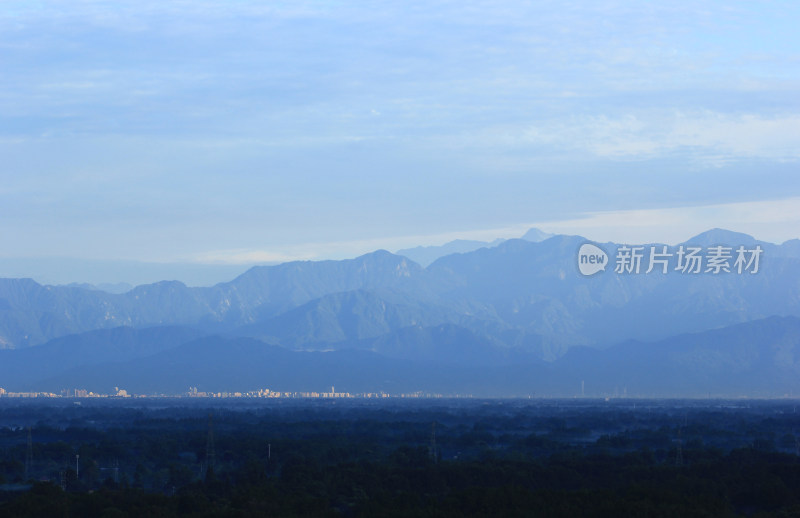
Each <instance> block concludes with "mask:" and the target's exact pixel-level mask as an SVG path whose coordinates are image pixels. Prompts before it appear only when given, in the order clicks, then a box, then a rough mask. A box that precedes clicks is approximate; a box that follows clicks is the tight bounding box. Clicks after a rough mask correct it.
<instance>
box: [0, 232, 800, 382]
mask: <svg viewBox="0 0 800 518" xmlns="http://www.w3.org/2000/svg"><path fill="white" fill-rule="evenodd" d="M533 237H537V236H536V235H534V236H533ZM587 242H588V241H587V240H586V239H584V238H582V237H580V236H565V235H559V236H553V237H550V238H547V239H545V240H543V241H538V242H534V241H528V240H523V239H510V240H506V241H504V242H502V243H499V244H497V245H496V246H493V247H481V248H478V249H476V250H473V251H470V252H464V253H454V254H450V255H447V256H444V257H440V258H438V259H436V260H435V261H434V262H433V263H431V264H430V265H429V266H427V267H422V266H421V265H419V264H417V263H415V262H414V261H412V260H410V259H408V258H407V257H403V256H400V255H396V254H391V253H389V252H387V251H384V250H379V251H376V252H373V253H370V254H365V255H363V256H360V257H357V258H354V259H349V260H343V261H316V262H314V261H296V262H290V263H284V264H280V265H275V266H263V267H254V268H251V269H250V270H248V271H247V272H245V273H243V274H242V275H240V276H238V277H236V278H235V279H233V280H232V281H230V282H225V283H220V284H217V285H215V286H212V287H207V288H189V287H187V286H185V285H184V284H182V283H180V282H176V281H163V282H159V283H154V284H147V285H141V286H137V287H135V288H133V289H131V290H129V291H127V292H125V293H121V294H113V293H107V292H103V291H97V290H91V289H84V288H81V287H64V286H41V285H39V284H37V283H35V282H34V281H32V280H30V279H0V345H2V346H4V347H5V348H7V349H17V351H0V353H4V354H5V353H9V354H10V355H6V356H5V358H17V360H13V361H12V360H10V359H9V360H7V361H6V362H5V363H4V365H0V387H1V386H3V385H4V383H6V384H7V383H9V382H14V383H17V382H19V381H20V380H22V379H24V378H25V376H26V373H27V374H30V376H28V377H27V379H29V380H33V378H34V374H35V376H39V375H40V374H41V375H42V376H43V375H44V374H42V373H43V372H44V373H45V374H47V373H48V372H49V373H50V374H53V375H54V376H55V374H56V371H57V370H58V369H60V368H61V367H62V366H63V367H67V366H71V368H75V369H79V370H80V369H84V371H82V372H85V369H89V367H90V365H92V364H100V363H102V362H109V361H113V362H117V363H119V362H122V363H126V362H138V361H140V360H141V361H142V362H144V363H146V362H145V360H144V358H145V357H149V356H153V355H156V354H162V353H164V354H166V351H168V350H171V349H172V348H174V347H175V346H183V344H185V343H188V342H189V341H191V340H199V339H202V338H203V337H208V336H217V337H218V339H217V342H219V343H227V341H229V340H234V339H238V338H242V339H245V338H246V339H249V340H252V341H251V342H247V343H249V344H250V346H253V344H254V343H255V344H259V343H260V344H263V343H268V344H270V345H271V346H274V347H279V348H281V350H283V351H289V352H292V351H294V352H310V351H316V352H320V354H322V353H321V352H322V351H329V352H343V351H347V350H354V351H361V352H363V353H364V354H366V356H364V355H361V356H359V358H367V357H369V358H372V357H373V356H370V355H377V356H378V357H380V358H382V359H381V361H384V360H385V361H387V362H389V363H391V362H401V363H402V362H406V363H403V365H412V364H413V365H423V366H431V365H439V366H440V368H441V366H446V369H451V368H452V369H456V370H457V371H458V372H462V371H463V372H466V371H470V372H473V371H474V369H478V370H480V368H481V367H485V368H487V369H490V370H492V371H495V370H497V369H500V370H502V369H510V368H512V367H514V366H517V367H520V366H521V365H528V366H530V367H531V368H532V369H534V370H535V371H536V372H538V373H539V374H537V376H538V375H541V376H545V377H544V378H542V379H549V378H547V377H546V375H547V373H548V372H551V370H552V369H558V368H559V367H558V365H559V364H560V363H559V362H562V361H566V360H564V359H565V358H572V357H573V356H572V355H573V354H578V353H579V352H580V351H582V350H583V349H580V348H578V349H575V348H576V347H581V346H590V347H592V348H593V349H589V352H588V353H586V354H588V355H591V354H594V353H596V352H597V350H602V349H607V350H608V351H609V352H608V353H607V354H608V355H611V354H612V351H617V350H618V349H617V348H618V347H620V346H619V344H624V343H633V342H630V341H631V340H633V341H636V343H638V344H640V345H637V346H636V347H638V348H640V349H641V351H647V350H649V349H648V346H645V345H641V344H647V343H651V342H657V341H659V340H672V339H673V338H674V337H675V336H678V335H682V334H686V333H702V332H714V330H718V329H723V328H732V329H735V326H736V325H745V324H747V323H750V322H755V321H768V320H769V318H772V317H775V318H797V317H800V246H797V244H798V243H800V241H797V240H792V241H787V242H786V243H784V244H782V245H774V244H771V243H766V242H761V241H758V240H756V239H754V238H752V237H751V236H747V235H746V234H739V233H733V232H730V231H725V230H721V229H713V230H711V231H708V232H704V233H702V234H700V235H698V236H695V237H693V238H690V239H688V240H687V241H685V242H684V243H683V245H684V246H696V247H703V248H708V247H713V246H716V245H723V246H728V247H731V248H732V249H734V248H735V247H737V246H739V245H742V246H746V247H748V248H753V247H755V246H760V247H761V248H762V250H763V255H762V256H761V262H760V270H759V272H758V273H757V274H755V275H752V274H750V273H747V272H744V273H741V274H739V273H736V272H735V271H733V272H729V273H722V274H720V275H713V274H710V273H699V274H686V273H681V272H677V271H674V269H673V268H670V270H669V272H668V273H665V274H662V273H661V272H660V271H656V272H654V273H651V274H646V273H644V269H646V266H647V262H648V260H649V256H650V251H651V247H653V248H654V250H655V251H656V253H661V252H663V251H664V247H666V251H667V252H668V254H673V255H675V254H677V248H678V247H676V246H669V247H667V246H666V245H658V244H654V245H643V246H642V247H641V252H642V257H641V259H642V264H643V265H644V267H643V268H642V271H641V272H640V273H638V274H636V273H615V272H614V271H613V270H614V266H615V264H614V262H615V258H616V257H617V254H618V251H619V250H620V246H621V245H619V244H615V243H596V245H597V246H599V247H600V248H602V249H603V250H604V251H605V252H606V253H607V254H608V257H609V264H608V268H607V269H606V271H604V272H601V273H598V274H597V275H594V276H591V277H586V276H583V275H582V274H581V273H580V272H579V270H578V265H577V252H578V249H579V248H580V246H581V245H582V244H584V243H587ZM765 319H766V320H765ZM782 325H784V324H782ZM785 325H789V324H785ZM731 326H734V327H731ZM148 329H149V330H148ZM762 329H764V330H765V332H767V331H768V329H767V328H762ZM148 333H151V334H150V335H148ZM148 336H149V338H144V337H148ZM709 336H710V335H709ZM709 339H710V338H709ZM242 343H245V342H242ZM42 344H45V345H42ZM250 346H248V347H250ZM159 348H160V349H159ZM637 350H639V349H637ZM705 351H706V352H704V353H703V355H712V354H718V352H711V351H710V350H705ZM11 353H13V354H11ZM367 353H369V354H367ZM281 354H283V353H281ZM581 354H583V353H581ZM604 354H606V353H604ZM637 354H638V353H637ZM648 354H650V353H648ZM652 354H653V355H655V354H656V352H655V351H653V352H652ZM787 354H788V353H787ZM26 355H27V356H26ZM37 355H38V356H37ZM83 356H85V357H87V360H86V361H85V362H84V361H82V360H81V361H77V362H76V361H75V358H78V357H83ZM651 356H652V355H651ZM656 356H657V355H656ZM289 357H290V358H296V357H295V356H289ZM303 357H304V358H311V357H313V358H317V357H316V356H303ZM335 357H337V358H338V357H339V356H335ZM604 357H607V358H610V357H611V356H604ZM19 358H22V359H19ZM24 358H32V359H35V358H38V360H37V361H38V362H39V365H40V366H41V367H42V368H43V369H44V370H41V369H40V370H34V371H30V369H32V368H33V367H30V365H33V364H34V363H35V362H34V360H31V361H30V362H29V363H27V364H26V365H28V367H26V368H24V369H19V370H14V368H13V367H11V365H13V364H14V362H23V363H25V362H24V361H23V360H24ZM326 358H327V357H326ZM575 358H577V357H575ZM626 358H627V360H630V361H632V360H633V359H635V358H638V356H637V355H636V354H629V355H627V356H626ZM648 358H649V356H648ZM704 358H706V356H702V355H701V356H700V357H697V358H696V362H695V363H697V364H698V365H700V364H702V361H703V359H704ZM662 359H663V358H662ZM663 360H664V361H663V364H664V365H671V364H673V363H675V362H677V361H678V360H677V359H676V358H675V357H669V358H666V359H663ZM667 360H669V361H667ZM576 361H577V360H576ZM641 362H642V365H645V364H646V362H645V360H644V359H642V360H641ZM670 362H672V363H670ZM5 365H7V366H5ZM54 365H55V366H57V367H58V369H55V370H52V369H51V370H50V371H48V370H47V369H48V368H50V367H47V366H54ZM398 365H400V363H398ZM576 365H577V366H579V365H580V362H577V363H574V364H573V367H574V368H576V369H577V368H578V367H575V366H576ZM598 365H599V364H598ZM45 367H46V368H45ZM773 367H775V368H776V369H777V368H778V367H777V366H773ZM409 368H410V367H409ZM420 368H421V367H420ZM427 368H428V367H425V369H427ZM431 368H432V367H431ZM520 368H521V367H520ZM748 368H749V367H748ZM753 368H755V367H753ZM770 368H772V367H770ZM26 369H27V370H26ZM541 369H544V370H542V371H541V372H539V371H540V370H541ZM708 369H711V370H713V369H712V367H711V366H709V367H708ZM454 372H455V371H454ZM664 372H666V371H664ZM748 372H749V371H748ZM770 372H773V373H777V371H774V370H773V371H770ZM781 372H783V371H781ZM36 373H38V374H36ZM61 374H63V372H61ZM59 375H60V374H59ZM476 375H477V374H476ZM561 375H562V377H563V379H565V380H567V379H571V378H570V375H568V371H565V372H562V374H561ZM665 375H666V374H665ZM775 375H776V376H778V374H775ZM453 376H455V374H453ZM480 376H483V374H481V375H480ZM780 376H783V378H781V379H785V378H786V376H784V374H780ZM780 376H779V377H780ZM585 377H587V378H590V377H589V376H588V375H585ZM53 379H55V378H53ZM453 379H455V378H453ZM482 379H488V378H486V377H485V376H484V378H482ZM551 381H552V383H553V384H554V385H553V386H557V385H558V383H559V382H558V381H557V380H551ZM571 383H574V380H572V381H571ZM721 383H722V381H720V380H718V383H717V385H719V386H721V385H720V384H721ZM786 383H789V381H786ZM752 387H754V390H755V388H757V385H756V384H753V385H752Z"/></svg>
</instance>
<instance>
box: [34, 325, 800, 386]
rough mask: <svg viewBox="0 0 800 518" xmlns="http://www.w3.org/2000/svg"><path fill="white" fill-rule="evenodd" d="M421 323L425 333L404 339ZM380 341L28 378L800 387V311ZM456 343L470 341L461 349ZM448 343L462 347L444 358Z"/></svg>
mask: <svg viewBox="0 0 800 518" xmlns="http://www.w3.org/2000/svg"><path fill="white" fill-rule="evenodd" d="M419 333H421V334H422V335H424V338H423V339H420V338H419V337H418V336H412V337H410V339H409V340H407V341H406V340H404V338H408V336H407V334H412V335H413V334H419ZM404 334H405V335H404ZM372 343H373V344H374V345H375V347H376V349H380V350H381V352H375V351H368V350H363V349H362V350H355V349H348V350H340V351H327V352H321V351H291V350H288V349H285V348H282V347H278V346H275V345H270V344H266V343H264V342H261V341H258V340H254V339H250V338H222V337H219V336H208V337H205V338H201V339H197V340H192V341H189V342H187V343H184V344H182V345H179V346H177V347H170V348H168V349H166V350H164V351H161V352H159V353H156V354H153V355H151V356H147V357H139V358H134V359H129V360H127V361H120V362H110V363H103V364H98V365H91V366H80V367H75V368H71V369H64V370H63V371H62V372H60V373H58V374H56V375H53V376H51V377H49V378H47V379H43V380H39V381H35V382H31V383H29V384H28V385H27V388H29V389H32V390H34V389H35V390H58V389H59V388H60V387H80V388H86V389H88V390H93V391H97V392H109V391H111V389H112V388H113V387H115V386H119V387H123V388H125V389H126V390H129V391H133V392H137V393H162V392H164V393H179V392H184V391H185V390H186V389H187V388H188V387H189V386H197V387H198V388H200V390H201V391H215V392H217V391H248V390H257V389H260V388H269V389H271V390H277V391H327V390H328V387H330V386H331V385H335V386H336V388H337V391H339V392H343V391H349V392H365V391H369V392H374V391H386V392H392V393H398V392H415V391H425V392H439V393H445V394H453V393H461V394H473V395H476V396H514V395H517V396H519V395H533V394H535V395H544V396H578V395H581V390H582V389H583V391H584V394H585V395H586V396H589V397H608V396H615V395H616V396H624V395H628V396H639V397H643V396H656V397H685V396H690V397H693V396H708V395H711V396H719V397H733V396H742V395H749V396H761V397H780V396H784V395H789V394H797V393H798V391H800V319H798V318H796V317H770V318H767V319H762V320H757V321H753V322H746V323H743V324H737V325H734V326H728V327H725V328H722V329H716V330H711V331H704V332H702V333H693V334H684V335H678V336H674V337H670V338H668V339H664V340H660V341H657V342H649V343H648V342H626V343H623V344H620V345H616V346H613V347H610V348H608V349H605V350H599V349H592V348H585V347H576V348H573V349H571V350H570V351H569V352H567V354H565V355H564V356H563V357H562V358H560V359H559V360H558V361H556V362H554V363H550V364H546V363H543V362H541V361H537V360H535V359H532V358H530V357H527V356H525V355H518V356H514V355H508V356H506V357H505V358H504V359H503V358H501V357H499V356H494V358H495V361H485V360H480V358H481V357H483V358H487V356H486V351H488V350H492V349H496V348H497V346H496V345H495V344H491V343H487V342H482V340H481V339H480V338H476V337H474V336H470V335H469V333H468V332H465V331H464V330H463V329H458V328H457V327H453V326H447V325H445V326H437V327H435V328H432V329H429V330H427V331H426V330H421V329H418V328H417V329H409V330H406V331H404V332H402V333H400V334H398V336H397V337H394V338H388V339H378V340H374V341H373V342H372ZM406 343H415V344H417V349H416V350H415V351H412V352H411V353H410V354H407V353H408V351H405V350H404V349H405V344H406ZM458 343H464V344H465V347H464V348H463V349H459V348H458V347H457V344H458ZM448 348H450V350H448ZM437 350H439V351H442V352H445V354H438V353H437V352H436V351H437ZM506 352H510V351H506ZM395 353H397V354H399V355H408V356H410V357H412V358H413V359H404V358H399V357H398V356H396V355H394V354H395ZM389 355H393V356H392V357H390V356H389ZM450 355H463V357H464V358H463V359H462V360H463V361H460V360H456V359H451V360H447V358H448V356H450ZM473 355H474V356H473ZM471 356H472V358H470V357H471ZM443 362H444V363H443Z"/></svg>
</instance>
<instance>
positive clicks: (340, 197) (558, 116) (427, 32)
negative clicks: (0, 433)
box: [0, 0, 800, 282]
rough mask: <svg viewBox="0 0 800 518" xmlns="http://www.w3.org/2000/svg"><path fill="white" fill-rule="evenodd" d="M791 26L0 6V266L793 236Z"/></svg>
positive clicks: (781, 14)
mask: <svg viewBox="0 0 800 518" xmlns="http://www.w3.org/2000/svg"><path fill="white" fill-rule="evenodd" d="M797 26H800V4H799V3H797V2H789V1H786V2H780V1H775V2H769V1H765V2H752V1H746V2H735V1H724V2H714V1H704V2H697V1H691V2H681V1H670V2H656V1H651V2H642V1H629V2H625V1H613V2H612V1H591V2H588V1H587V2H564V1H560V2H548V1H534V2H530V1H517V0H509V1H506V2H502V3H498V2H488V1H469V0H462V1H458V2H453V1H442V0H426V1H419V2H418V1H415V0H402V1H400V0H398V1H373V2H335V1H319V2H306V1H303V0H298V1H291V2H279V1H274V2H251V1H244V0H240V1H233V0H227V1H224V2H223V1H203V0H193V1H173V2H169V1H164V0H160V1H158V2H154V1H150V0H136V1H126V0H114V1H104V0H85V1H81V0H72V1H35V0H24V1H17V0H4V1H3V2H2V3H0V276H26V275H24V274H25V271H24V270H25V267H26V266H25V265H29V267H30V268H31V275H30V276H34V277H36V278H37V279H38V278H42V279H44V280H47V281H52V282H67V281H76V282H82V281H87V280H88V281H94V282H97V281H105V282H119V281H130V280H132V279H133V277H134V276H135V275H133V273H132V270H131V266H130V265H131V264H133V265H135V264H141V263H150V264H170V265H173V266H174V265H181V264H183V265H193V267H201V266H213V265H217V266H220V268H224V269H220V270H218V271H219V272H222V271H224V272H225V273H224V275H229V274H230V272H231V271H233V270H231V268H237V267H242V268H245V267H246V266H248V265H252V264H266V263H274V262H282V261H287V260H295V259H325V258H344V257H354V256H356V255H359V254H362V253H365V252H368V251H371V250H374V249H377V248H385V249H388V250H397V249H400V248H407V247H410V246H415V245H431V244H441V243H444V242H446V241H448V240H450V239H454V238H465V239H487V240H490V239H494V238H497V237H502V238H509V237H518V236H520V235H522V234H523V233H524V231H525V230H526V229H527V228H530V227H533V226H535V227H538V228H541V229H542V230H545V231H548V232H558V233H570V234H580V235H584V236H586V237H588V238H590V239H595V240H598V241H617V242H651V241H662V242H668V243H676V242H679V241H683V240H685V239H687V238H689V237H691V236H692V235H695V234H697V233H700V232H702V231H704V230H707V229H710V228H713V227H722V228H729V229H731V230H736V231H742V232H747V233H750V234H752V235H754V236H755V237H757V238H759V239H762V240H765V241H771V242H778V243H779V242H783V241H785V240H788V239H793V238H799V237H800V174H798V173H800V95H798V92H800V39H798V38H797V37H796V35H795V34H796V27H797ZM81 262H83V264H85V265H91V264H95V265H96V264H99V263H98V262H104V263H103V264H106V265H109V264H117V265H118V266H119V269H118V270H117V271H114V269H113V268H109V269H106V270H104V273H103V275H104V277H102V278H93V279H89V278H88V277H89V275H88V274H87V273H86V269H84V270H81V272H83V273H80V272H79V271H78V270H76V269H74V268H72V267H71V266H69V265H76V264H79V263H81ZM123 263H124V264H123ZM11 264H13V265H15V266H14V267H13V268H11V267H10V266H8V265H11ZM37 265H38V266H37ZM41 265H49V266H41ZM124 265H128V266H124ZM4 268H5V270H4ZM37 268H38V269H37ZM133 268H134V269H135V266H134V267H133ZM34 270H35V271H34ZM90 270H91V268H90ZM208 271H210V270H208ZM153 275H158V273H154V274H153ZM175 275H176V276H179V274H175ZM220 275H222V274H220ZM37 276H38V277H37ZM152 280H156V279H155V278H154V279H152ZM216 280H222V279H221V278H220V279H216ZM198 282H199V281H198Z"/></svg>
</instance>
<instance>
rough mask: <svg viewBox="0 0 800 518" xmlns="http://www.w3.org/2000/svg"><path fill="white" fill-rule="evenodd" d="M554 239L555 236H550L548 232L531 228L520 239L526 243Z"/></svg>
mask: <svg viewBox="0 0 800 518" xmlns="http://www.w3.org/2000/svg"><path fill="white" fill-rule="evenodd" d="M551 237H553V234H548V233H547V232H542V231H541V230H539V229H538V228H530V229H528V231H527V232H525V234H523V235H522V237H521V238H520V239H524V240H525V241H533V242H534V243H538V242H540V241H544V240H545V239H549V238H551Z"/></svg>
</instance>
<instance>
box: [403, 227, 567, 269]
mask: <svg viewBox="0 0 800 518" xmlns="http://www.w3.org/2000/svg"><path fill="white" fill-rule="evenodd" d="M550 237H553V234H548V233H547V232H542V231H541V230H539V229H538V228H531V229H528V231H527V232H525V234H524V235H523V236H522V238H521V239H523V240H525V241H533V242H535V243H538V242H539V241H544V240H545V239H547V238H550ZM503 242H505V239H495V240H494V241H474V240H469V239H456V240H453V241H450V242H449V243H445V244H443V245H438V246H436V245H433V246H417V247H414V248H404V249H402V250H398V251H397V252H396V253H397V255H402V256H405V257H408V258H409V259H411V260H412V261H414V262H416V263H418V264H421V265H422V266H428V265H430V264H431V263H432V262H434V261H435V260H437V259H439V258H440V257H444V256H446V255H451V254H464V253H467V252H472V251H474V250H478V249H479V248H492V247H495V246H497V245H499V244H500V243H503Z"/></svg>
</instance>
